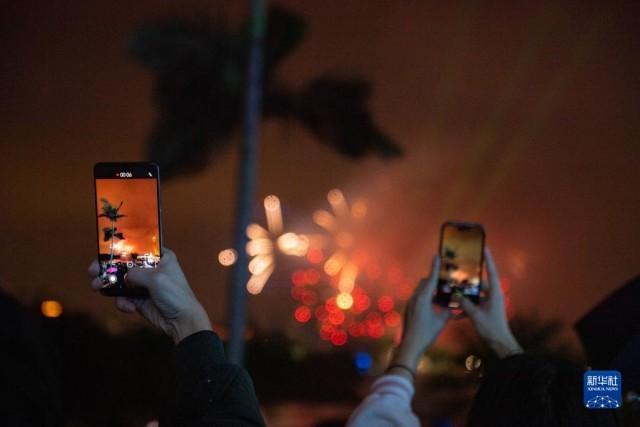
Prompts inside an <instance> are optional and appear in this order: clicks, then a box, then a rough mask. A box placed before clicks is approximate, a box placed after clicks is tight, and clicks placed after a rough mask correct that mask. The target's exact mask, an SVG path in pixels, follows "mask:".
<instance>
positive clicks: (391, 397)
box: [348, 250, 618, 427]
mask: <svg viewBox="0 0 640 427" xmlns="http://www.w3.org/2000/svg"><path fill="white" fill-rule="evenodd" d="M485 259H486V262H487V272H488V276H489V281H488V282H489V283H488V284H489V287H488V290H487V292H488V297H487V300H486V301H484V302H482V303H481V304H480V305H475V304H474V303H472V302H471V301H469V300H468V299H467V298H466V297H460V296H455V295H454V297H453V298H454V299H455V300H457V301H458V302H459V303H460V304H461V306H462V308H463V309H464V311H465V312H466V314H467V315H468V316H469V318H470V319H471V321H472V322H473V324H474V326H475V328H476V330H477V331H478V334H479V335H480V336H481V337H482V338H483V339H484V340H485V341H487V343H488V344H489V346H490V347H491V348H492V350H493V351H495V353H496V354H497V355H498V357H499V358H500V359H501V361H500V362H499V363H498V364H497V366H496V367H495V368H494V369H493V370H491V371H489V372H488V373H487V374H486V376H485V377H484V378H483V381H482V384H481V386H480V388H479V390H478V393H477V395H476V398H475V400H474V403H473V407H472V410H471V412H470V415H469V426H470V427H485V426H486V427H529V426H531V427H534V426H535V427H556V426H557V427H573V426H575V427H591V426H593V427H595V426H602V427H609V426H612V427H613V426H617V425H618V423H617V419H616V417H615V415H614V413H613V412H612V411H610V410H604V411H603V410H589V409H586V408H584V407H583V405H582V399H581V398H582V381H583V373H584V370H583V369H581V368H580V367H578V366H576V365H574V364H572V363H570V362H567V361H562V360H556V359H551V358H545V357H542V356H530V355H527V354H524V353H523V351H522V348H521V347H520V344H519V343H518V342H517V341H516V339H515V337H514V336H513V333H512V332H511V329H510V328H509V324H508V322H507V316H506V312H505V306H504V297H503V295H502V290H501V288H500V277H499V274H498V270H497V268H496V265H495V263H494V262H493V258H492V256H491V253H490V252H489V250H486V251H485ZM439 270H440V258H439V257H438V256H436V257H435V258H434V261H433V264H432V268H431V276H430V277H429V278H428V279H423V280H422V281H420V283H419V285H418V287H417V288H416V290H415V292H414V294H413V296H412V297H411V299H410V300H409V303H408V304H407V308H406V313H405V324H404V335H403V337H402V341H401V343H400V345H399V346H398V348H397V349H396V352H395V354H394V357H393V359H392V361H391V364H390V365H389V368H388V369H387V373H386V375H383V376H382V377H380V378H378V379H377V380H376V381H375V382H374V383H373V385H372V386H371V392H370V393H369V395H368V396H367V397H366V398H365V399H364V401H363V402H362V403H361V404H360V405H359V406H358V408H356V410H355V411H354V412H353V414H352V415H351V418H350V419H349V423H348V426H350V427H376V426H387V427H389V426H407V427H417V426H419V425H420V421H419V419H418V417H417V416H416V415H415V414H414V412H413V410H412V408H411V400H412V398H413V394H414V392H415V389H414V386H413V381H414V380H415V376H416V370H417V367H418V362H419V360H420V358H421V356H422V354H423V353H424V352H425V351H426V350H427V348H428V347H429V346H430V345H431V344H432V343H433V341H435V339H436V338H437V336H438V335H439V334H440V332H441V331H442V328H443V327H444V325H445V324H446V322H447V321H448V320H449V318H450V317H451V312H450V311H449V310H448V309H443V308H441V307H437V306H434V305H433V304H432V301H431V298H432V295H433V293H434V291H435V288H436V284H437V282H438V271H439Z"/></svg>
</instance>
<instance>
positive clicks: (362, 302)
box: [353, 293, 371, 313]
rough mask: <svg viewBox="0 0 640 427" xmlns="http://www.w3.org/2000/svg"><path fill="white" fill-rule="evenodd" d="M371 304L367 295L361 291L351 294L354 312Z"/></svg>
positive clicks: (359, 311)
mask: <svg viewBox="0 0 640 427" xmlns="http://www.w3.org/2000/svg"><path fill="white" fill-rule="evenodd" d="M370 305H371V300H370V299H369V297H368V296H367V295H365V294H363V293H359V294H355V295H354V296H353V311H354V312H356V313H361V312H363V311H365V310H366V309H368V308H369V306H370Z"/></svg>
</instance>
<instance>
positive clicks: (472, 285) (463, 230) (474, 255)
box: [434, 222, 485, 308]
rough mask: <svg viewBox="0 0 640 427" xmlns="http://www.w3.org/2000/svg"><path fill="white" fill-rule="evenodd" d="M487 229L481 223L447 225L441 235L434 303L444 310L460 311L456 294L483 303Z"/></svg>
mask: <svg viewBox="0 0 640 427" xmlns="http://www.w3.org/2000/svg"><path fill="white" fill-rule="evenodd" d="M484 239H485V233H484V229H483V228H482V226H481V225H480V224H470V223H456V222H447V223H445V224H443V226H442V231H441V236H440V258H441V262H440V271H439V273H438V289H437V293H436V296H435V298H434V301H435V302H436V303H437V304H440V305H442V306H445V307H450V308H459V306H460V304H459V303H458V302H456V301H452V300H451V296H452V295H454V294H457V295H460V296H465V297H467V298H469V299H470V300H471V301H473V302H474V303H476V304H478V303H479V302H480V291H481V286H480V282H481V279H482V264H483V261H484V253H483V250H484Z"/></svg>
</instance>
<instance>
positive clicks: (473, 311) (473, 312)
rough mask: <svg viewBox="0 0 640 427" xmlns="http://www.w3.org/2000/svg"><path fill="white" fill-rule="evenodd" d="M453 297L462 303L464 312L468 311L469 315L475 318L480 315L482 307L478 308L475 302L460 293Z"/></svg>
mask: <svg viewBox="0 0 640 427" xmlns="http://www.w3.org/2000/svg"><path fill="white" fill-rule="evenodd" d="M452 298H453V300H454V301H457V302H459V303H460V305H461V306H462V309H463V310H464V312H465V313H467V315H468V316H469V317H471V319H473V320H475V319H476V317H477V316H478V313H480V309H478V307H477V306H476V305H475V304H474V303H472V302H471V300H469V299H468V298H465V297H461V296H458V295H454V296H453V297H452Z"/></svg>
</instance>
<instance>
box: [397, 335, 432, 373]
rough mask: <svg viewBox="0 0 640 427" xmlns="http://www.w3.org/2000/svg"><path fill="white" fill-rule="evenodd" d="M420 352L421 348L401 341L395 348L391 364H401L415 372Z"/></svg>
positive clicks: (421, 351)
mask: <svg viewBox="0 0 640 427" xmlns="http://www.w3.org/2000/svg"><path fill="white" fill-rule="evenodd" d="M422 353H424V351H423V349H418V348H417V346H414V345H412V344H410V343H407V342H405V341H403V342H402V343H400V345H399V346H398V347H397V348H396V350H395V352H394V355H393V358H392V359H391V364H392V365H394V364H397V365H403V366H406V367H407V368H409V369H410V370H412V371H413V372H416V370H417V369H418V362H419V361H420V356H422Z"/></svg>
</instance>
